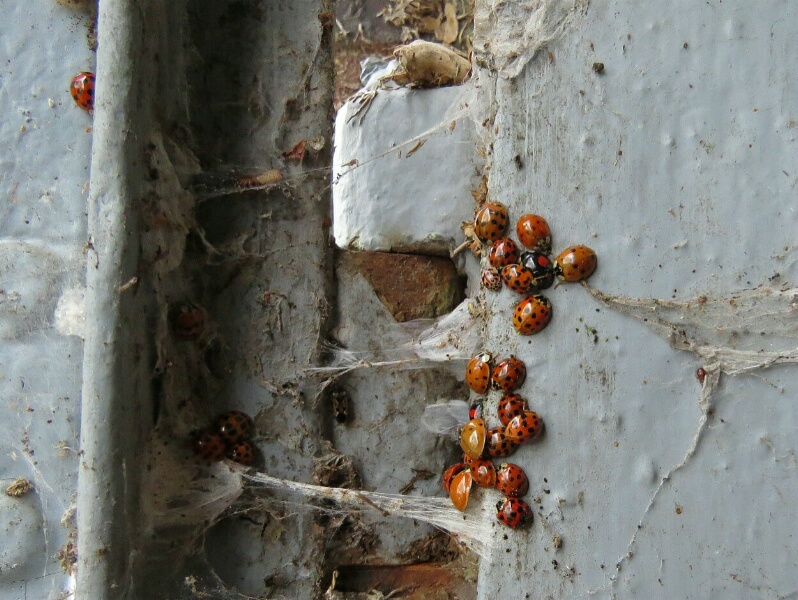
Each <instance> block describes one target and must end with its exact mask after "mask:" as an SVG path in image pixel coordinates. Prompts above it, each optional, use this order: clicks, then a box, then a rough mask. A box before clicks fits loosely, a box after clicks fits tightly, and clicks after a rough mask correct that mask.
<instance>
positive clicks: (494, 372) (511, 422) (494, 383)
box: [443, 352, 543, 529]
mask: <svg viewBox="0 0 798 600" xmlns="http://www.w3.org/2000/svg"><path fill="white" fill-rule="evenodd" d="M491 362H492V357H491V355H490V354H488V353H487V352H482V353H480V354H477V355H476V356H474V357H473V358H472V359H471V360H470V361H469V362H468V366H467V367H466V383H467V384H468V386H469V387H470V388H471V389H472V390H474V391H475V392H476V393H477V394H480V395H483V394H486V393H487V392H488V390H489V389H490V388H491V387H492V388H493V389H495V390H499V391H501V392H503V394H504V395H503V396H502V398H501V400H499V406H498V417H499V421H500V422H501V426H500V427H493V428H490V429H488V427H487V425H486V423H485V419H484V418H483V410H482V400H478V401H477V402H475V403H474V404H472V405H471V408H470V410H469V419H470V420H469V421H468V423H466V424H465V426H464V427H463V429H462V432H461V434H460V447H461V448H462V450H463V462H461V463H457V464H455V465H452V466H451V467H449V468H448V469H447V470H446V471H445V472H444V474H443V489H444V490H446V492H447V493H448V494H449V497H450V498H451V500H452V503H453V504H454V506H455V507H456V508H457V509H458V510H460V511H465V509H466V506H467V505H468V499H469V497H470V495H471V488H472V486H473V485H474V484H476V485H477V486H479V487H483V488H494V487H495V488H496V489H497V490H499V491H500V492H501V493H502V494H503V495H504V497H503V498H502V499H501V500H499V502H498V504H497V505H496V518H497V519H498V520H499V522H501V523H503V524H504V525H507V526H508V527H512V528H513V529H515V528H518V527H524V526H525V525H529V524H531V523H532V519H533V514H532V508H531V507H530V506H529V504H527V503H526V502H525V501H524V500H521V497H522V496H525V495H526V493H527V492H528V491H529V479H528V478H527V476H526V473H525V472H524V470H523V469H522V468H521V467H519V466H518V465H516V464H513V463H502V464H501V465H500V466H499V468H498V469H497V468H496V467H495V466H494V464H493V462H492V459H494V458H504V457H506V456H510V455H511V454H512V453H513V452H515V451H516V449H517V448H518V447H519V446H520V445H521V444H523V443H525V442H528V441H530V440H534V439H537V438H538V437H540V434H541V433H542V432H543V420H542V419H541V418H540V416H539V415H538V414H537V413H536V412H534V411H531V410H529V409H528V408H527V402H526V400H525V399H524V398H523V397H522V396H519V395H518V394H516V393H514V392H515V390H516V389H518V388H519V387H520V386H521V385H522V384H523V383H524V381H525V380H526V365H525V364H524V361H522V360H521V359H519V358H516V357H515V356H510V358H506V359H504V360H501V361H499V362H498V363H496V365H495V366H492V365H491Z"/></svg>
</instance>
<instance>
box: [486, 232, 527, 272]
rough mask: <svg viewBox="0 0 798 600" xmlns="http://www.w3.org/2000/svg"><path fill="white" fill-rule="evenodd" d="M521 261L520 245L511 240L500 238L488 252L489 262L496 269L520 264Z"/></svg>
mask: <svg viewBox="0 0 798 600" xmlns="http://www.w3.org/2000/svg"><path fill="white" fill-rule="evenodd" d="M519 259H520V254H519V250H518V245H517V244H516V243H515V242H514V241H513V240H511V239H510V238H499V239H498V240H496V241H495V242H493V244H492V245H491V247H490V250H488V262H489V263H490V266H492V267H495V268H496V269H501V268H502V267H506V266H507V265H513V264H518V261H519Z"/></svg>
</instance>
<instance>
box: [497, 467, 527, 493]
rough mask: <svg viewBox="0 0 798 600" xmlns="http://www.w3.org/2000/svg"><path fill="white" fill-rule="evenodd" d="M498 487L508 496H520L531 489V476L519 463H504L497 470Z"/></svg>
mask: <svg viewBox="0 0 798 600" xmlns="http://www.w3.org/2000/svg"><path fill="white" fill-rule="evenodd" d="M496 489H497V490H499V491H500V492H501V493H502V494H504V495H505V496H507V497H508V498H520V497H521V496H526V493H527V492H528V491H529V478H528V477H527V476H526V473H524V470H523V469H522V468H521V467H519V466H518V465H516V464H513V463H503V464H502V465H501V466H500V467H499V469H498V470H497V471H496Z"/></svg>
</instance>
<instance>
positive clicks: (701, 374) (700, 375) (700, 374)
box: [695, 367, 707, 385]
mask: <svg viewBox="0 0 798 600" xmlns="http://www.w3.org/2000/svg"><path fill="white" fill-rule="evenodd" d="M706 377H707V372H706V371H705V370H704V367H698V368H697V369H696V370H695V378H696V379H698V383H700V384H701V385H704V379H706Z"/></svg>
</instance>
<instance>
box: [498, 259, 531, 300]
mask: <svg viewBox="0 0 798 600" xmlns="http://www.w3.org/2000/svg"><path fill="white" fill-rule="evenodd" d="M501 273H502V279H503V280H504V283H505V284H506V285H507V287H508V288H510V289H511V290H513V291H514V292H515V293H517V294H528V293H529V292H530V291H531V290H532V289H534V288H535V274H534V273H533V272H532V269H527V268H526V267H525V266H523V265H507V266H506V267H504V268H502V271H501Z"/></svg>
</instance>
